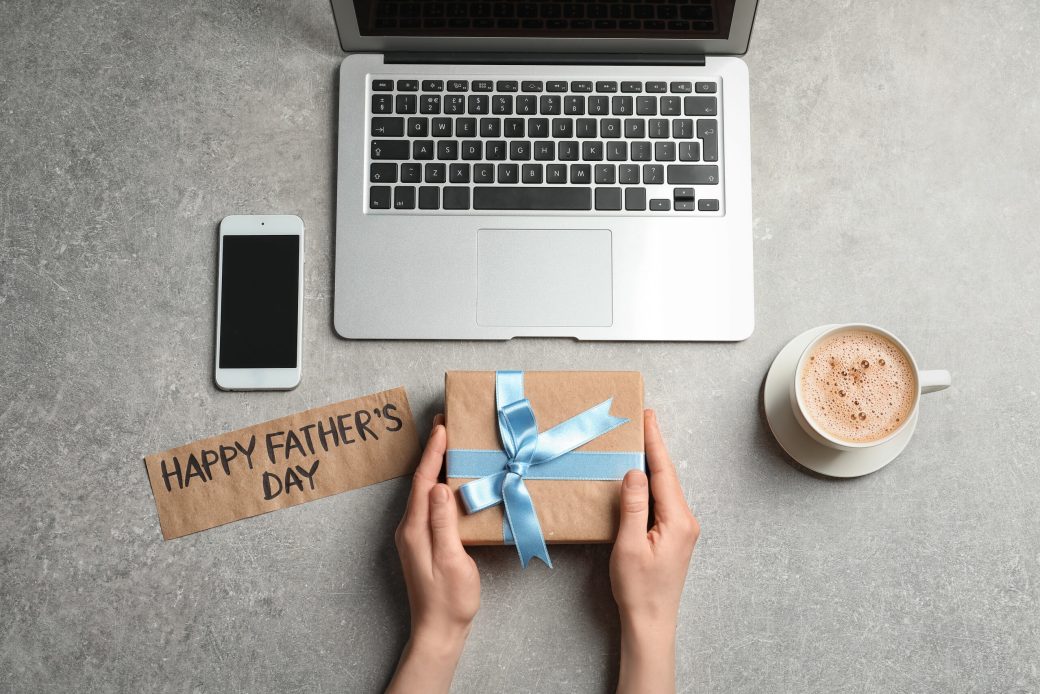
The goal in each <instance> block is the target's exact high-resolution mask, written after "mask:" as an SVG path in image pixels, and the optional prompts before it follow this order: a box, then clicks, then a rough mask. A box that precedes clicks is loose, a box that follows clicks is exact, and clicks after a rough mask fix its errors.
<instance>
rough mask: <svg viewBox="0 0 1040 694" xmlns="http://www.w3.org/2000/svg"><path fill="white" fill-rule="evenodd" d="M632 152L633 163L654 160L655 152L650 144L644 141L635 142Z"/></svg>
mask: <svg viewBox="0 0 1040 694" xmlns="http://www.w3.org/2000/svg"><path fill="white" fill-rule="evenodd" d="M631 152H632V153H631V155H630V156H631V159H632V161H650V159H651V158H653V153H654V150H653V147H651V146H650V143H649V142H646V141H645V140H644V141H642V142H633V143H632V147H631Z"/></svg>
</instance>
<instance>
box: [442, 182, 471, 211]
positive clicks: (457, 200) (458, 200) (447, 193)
mask: <svg viewBox="0 0 1040 694" xmlns="http://www.w3.org/2000/svg"><path fill="white" fill-rule="evenodd" d="M444 209H446V210H468V209H469V188H467V187H466V186H448V187H447V188H445V189H444Z"/></svg>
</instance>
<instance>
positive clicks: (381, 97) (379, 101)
mask: <svg viewBox="0 0 1040 694" xmlns="http://www.w3.org/2000/svg"><path fill="white" fill-rule="evenodd" d="M393 112H394V99H393V97H392V96H390V95H389V94H373V95H372V113H393Z"/></svg>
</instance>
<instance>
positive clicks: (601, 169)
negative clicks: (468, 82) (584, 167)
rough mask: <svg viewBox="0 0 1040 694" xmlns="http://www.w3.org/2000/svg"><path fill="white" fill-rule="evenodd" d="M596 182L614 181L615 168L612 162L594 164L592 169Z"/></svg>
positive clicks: (615, 176)
mask: <svg viewBox="0 0 1040 694" xmlns="http://www.w3.org/2000/svg"><path fill="white" fill-rule="evenodd" d="M593 175H594V177H595V180H596V183H616V182H617V170H616V169H615V168H614V165H613V164H596V166H595V168H594V169H593Z"/></svg>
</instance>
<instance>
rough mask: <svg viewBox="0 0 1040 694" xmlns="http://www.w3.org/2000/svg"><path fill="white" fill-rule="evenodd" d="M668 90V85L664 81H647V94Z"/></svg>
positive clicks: (661, 92) (662, 92)
mask: <svg viewBox="0 0 1040 694" xmlns="http://www.w3.org/2000/svg"><path fill="white" fill-rule="evenodd" d="M666 91H668V85H667V84H665V83H664V82H647V83H646V92H647V94H664V93H665V92H666Z"/></svg>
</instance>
